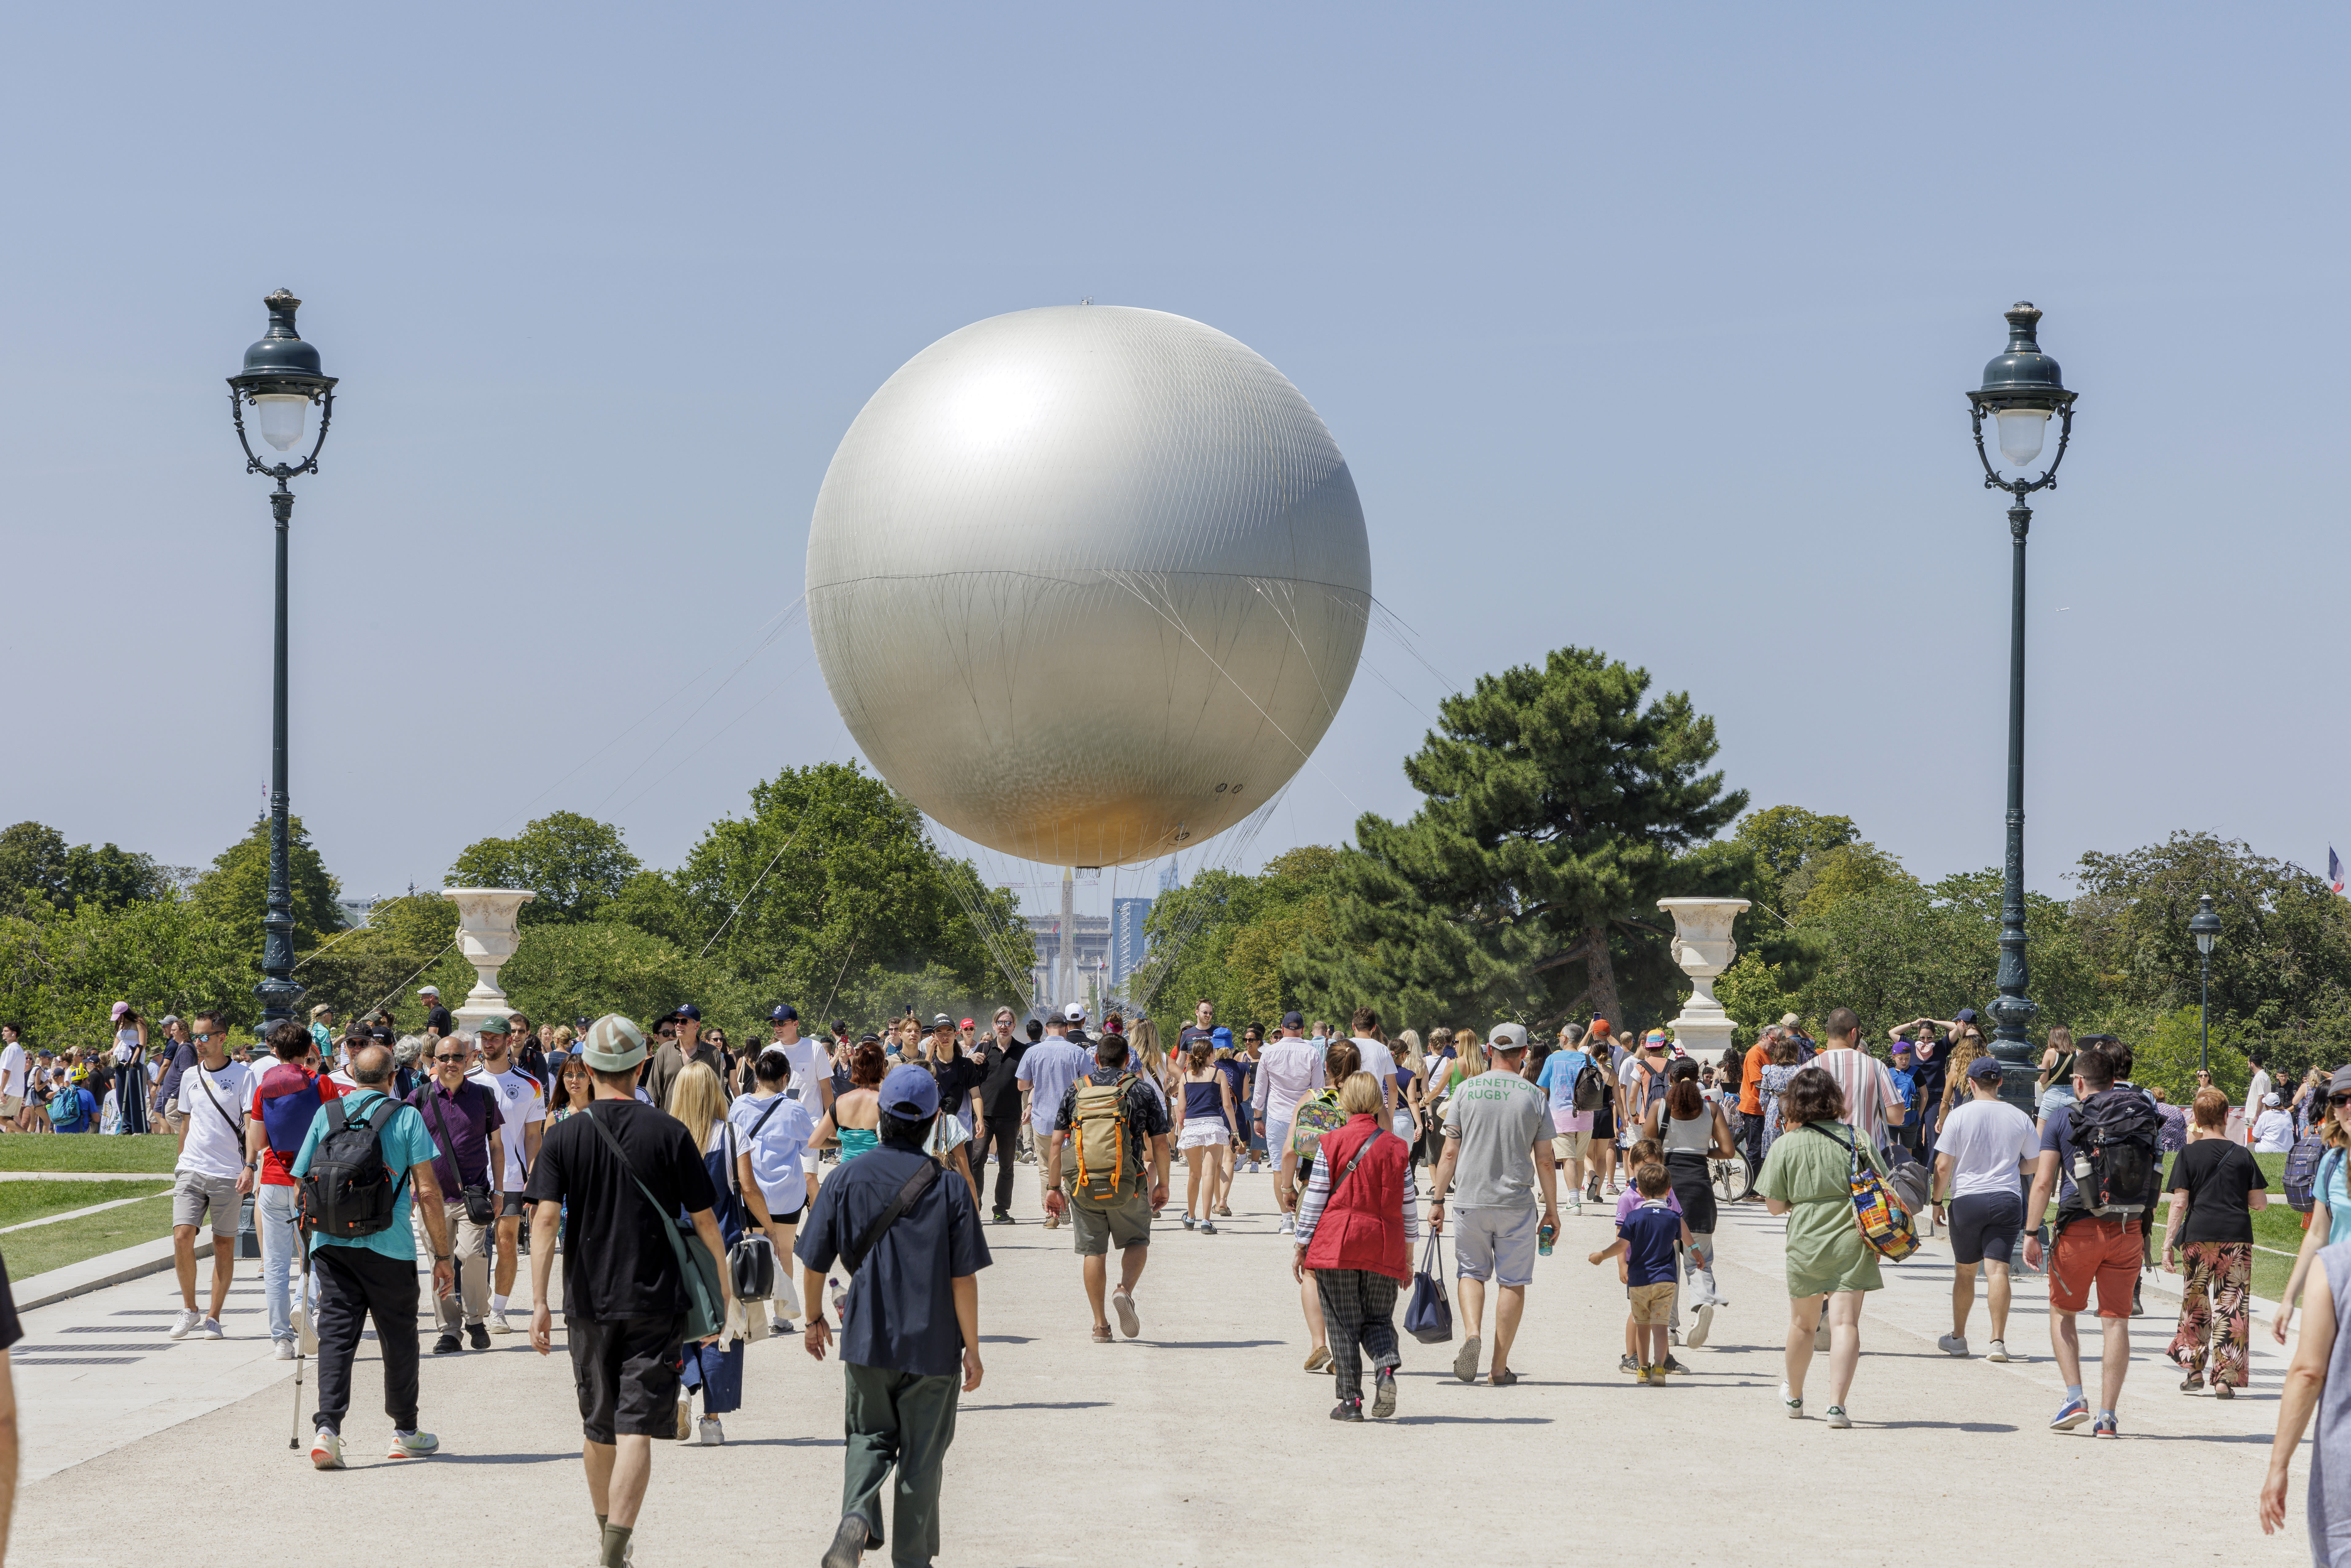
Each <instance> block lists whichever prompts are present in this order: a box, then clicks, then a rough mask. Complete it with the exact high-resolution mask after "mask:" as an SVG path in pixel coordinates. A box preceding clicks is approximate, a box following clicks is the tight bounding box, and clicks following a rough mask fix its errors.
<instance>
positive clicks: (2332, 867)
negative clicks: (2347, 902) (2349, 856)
mask: <svg viewBox="0 0 2351 1568" xmlns="http://www.w3.org/2000/svg"><path fill="white" fill-rule="evenodd" d="M2326 880H2327V882H2328V883H2330V884H2331V885H2332V886H2333V887H2334V889H2335V892H2337V893H2340V892H2342V891H2343V857H2342V856H2341V855H2338V854H2336V853H2335V846H2334V845H2333V844H2329V845H2327V846H2326Z"/></svg>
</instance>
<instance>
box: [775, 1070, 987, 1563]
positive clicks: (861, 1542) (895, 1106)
mask: <svg viewBox="0 0 2351 1568" xmlns="http://www.w3.org/2000/svg"><path fill="white" fill-rule="evenodd" d="M879 1102H880V1103H879V1106H878V1109H879V1110H880V1112H881V1122H880V1125H879V1126H878V1127H877V1128H876V1131H877V1132H878V1134H880V1138H881V1141H880V1142H879V1143H878V1144H877V1145H875V1146H874V1147H873V1148H872V1150H871V1151H870V1152H868V1153H866V1154H863V1155H859V1156H858V1157H857V1158H856V1159H854V1160H851V1161H849V1162H848V1163H846V1164H844V1165H842V1166H840V1167H838V1168H837V1169H836V1170H835V1171H834V1172H833V1174H832V1175H831V1176H830V1177H828V1178H827V1179H826V1181H825V1182H824V1184H823V1186H820V1187H819V1188H818V1190H817V1197H816V1202H815V1203H814V1204H812V1205H810V1209H809V1218H808V1221H807V1223H806V1224H805V1225H803V1226H802V1227H801V1228H800V1233H799V1241H798V1242H797V1243H796V1244H795V1245H794V1247H793V1249H792V1250H793V1252H794V1254H795V1255H796V1256H797V1257H798V1258H799V1261H800V1300H801V1301H804V1302H806V1303H807V1305H808V1314H809V1318H808V1331H807V1334H806V1343H807V1346H808V1353H809V1354H810V1355H811V1356H814V1357H815V1358H816V1359H817V1360H819V1361H822V1360H823V1359H824V1354H825V1349H826V1347H827V1346H828V1345H829V1344H830V1343H831V1341H832V1332H831V1329H830V1328H829V1327H828V1326H827V1324H826V1322H825V1318H824V1301H825V1289H824V1282H825V1274H826V1271H827V1270H830V1269H831V1267H832V1266H833V1263H834V1261H835V1260H839V1261H840V1262H841V1265H842V1267H843V1268H844V1269H845V1270H848V1272H849V1275H850V1281H849V1293H848V1295H847V1297H846V1298H845V1299H844V1300H843V1301H842V1302H841V1363H842V1371H843V1372H844V1374H845V1375H846V1376H845V1382H846V1385H847V1391H846V1400H847V1405H846V1412H845V1415H844V1418H843V1426H844V1427H845V1428H846V1430H847V1433H848V1449H847V1453H846V1456H845V1458H844V1460H843V1476H842V1480H841V1523H840V1525H839V1527H838V1528H837V1529H836V1530H835V1531H834V1532H833V1538H832V1544H831V1547H829V1548H828V1549H827V1550H826V1552H825V1554H824V1559H823V1563H824V1568H857V1560H858V1555H859V1553H861V1552H864V1551H866V1550H868V1549H870V1548H874V1547H879V1546H881V1545H882V1544H883V1530H882V1488H883V1483H884V1482H886V1481H887V1480H888V1479H889V1477H890V1471H891V1469H892V1468H893V1466H894V1467H895V1468H896V1469H897V1472H898V1479H897V1484H896V1486H895V1488H894V1489H893V1497H894V1499H895V1502H894V1506H893V1510H892V1514H893V1518H892V1521H891V1523H892V1527H893V1529H895V1530H896V1531H897V1532H898V1544H897V1548H896V1550H894V1551H893V1552H892V1553H891V1560H892V1561H893V1563H902V1564H912V1563H928V1562H930V1561H931V1560H932V1559H933V1558H934V1557H936V1556H937V1555H938V1552H939V1484H940V1479H941V1476H942V1472H943V1469H944V1466H945V1464H946V1452H947V1448H948V1446H949V1445H950V1444H952V1443H953V1442H954V1441H955V1426H956V1389H957V1387H958V1386H960V1387H961V1389H962V1391H963V1392H964V1393H967V1394H968V1393H970V1392H971V1391H973V1390H974V1389H976V1388H977V1387H978V1386H979V1380H980V1376H981V1374H982V1371H983V1369H982V1367H981V1366H980V1361H979V1279H978V1274H979V1270H982V1269H985V1268H987V1266H988V1264H989V1262H990V1261H991V1260H990V1258H989V1257H988V1252H987V1239H986V1238H985V1237H984V1236H982V1235H981V1234H980V1228H979V1211H978V1209H977V1207H975V1206H974V1204H973V1202H972V1197H971V1187H970V1186H969V1185H968V1184H967V1183H965V1182H959V1181H956V1180H953V1179H951V1178H947V1179H943V1178H942V1176H941V1173H940V1170H939V1166H938V1162H937V1161H935V1160H934V1159H932V1158H931V1157H930V1156H929V1155H926V1154H925V1153H924V1152H923V1141H924V1140H925V1138H927V1137H928V1136H929V1135H930V1132H931V1126H932V1124H933V1123H934V1122H935V1120H936V1119H937V1116H938V1110H939V1090H938V1082H937V1081H936V1080H935V1079H934V1078H933V1077H932V1076H931V1074H930V1071H929V1070H928V1069H926V1068H923V1067H920V1066H916V1065H914V1063H911V1062H909V1063H905V1064H904V1065H901V1066H898V1067H893V1068H892V1069H891V1070H890V1071H889V1072H888V1073H887V1074H885V1075H884V1076H883V1080H882V1088H881V1092H880V1095H879Z"/></svg>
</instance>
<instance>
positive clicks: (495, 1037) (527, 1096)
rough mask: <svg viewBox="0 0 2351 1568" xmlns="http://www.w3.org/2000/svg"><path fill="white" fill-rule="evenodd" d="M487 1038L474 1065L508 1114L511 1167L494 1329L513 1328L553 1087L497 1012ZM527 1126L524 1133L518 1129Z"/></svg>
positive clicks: (493, 1288) (493, 1270)
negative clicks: (519, 1059)
mask: <svg viewBox="0 0 2351 1568" xmlns="http://www.w3.org/2000/svg"><path fill="white" fill-rule="evenodd" d="M477 1032H478V1033H479V1034H480V1036H481V1040H482V1064H481V1065H480V1066H479V1067H476V1068H475V1069H474V1071H473V1072H472V1074H471V1076H472V1078H473V1080H474V1082H476V1083H479V1084H480V1085H481V1086H482V1087H483V1088H485V1089H487V1090H488V1091H489V1092H491V1093H493V1094H495V1095H496V1096H497V1101H498V1113H499V1114H501V1115H502V1116H504V1117H505V1118H506V1121H505V1122H504V1124H503V1125H504V1126H505V1128H506V1130H507V1138H506V1169H505V1170H504V1171H503V1172H502V1173H500V1175H499V1177H498V1228H497V1239H496V1251H494V1252H493V1253H492V1254H491V1263H490V1323H489V1327H490V1332H491V1333H514V1328H513V1325H511V1324H510V1323H508V1322H507V1294H508V1292H510V1291H513V1289H514V1281H515V1252H516V1249H517V1247H518V1246H519V1245H520V1243H521V1240H522V1216H523V1201H522V1189H523V1184H524V1183H525V1182H526V1181H528V1179H529V1176H530V1166H531V1162H532V1161H534V1160H536V1159H538V1140H539V1138H540V1136H541V1135H542V1134H545V1133H546V1131H547V1092H546V1091H545V1090H544V1089H542V1088H541V1087H540V1086H539V1082H538V1079H536V1078H533V1077H532V1076H531V1075H530V1074H529V1073H528V1072H525V1071H523V1070H522V1069H521V1068H520V1067H519V1066H517V1065H516V1062H515V1060H514V1056H513V1054H512V1051H511V1046H512V1041H513V1036H512V1034H511V1033H510V1032H509V1027H508V1025H507V1019H505V1018H504V1017H502V1016H500V1015H497V1014H493V1015H491V1016H490V1017H488V1018H486V1019H483V1020H482V1027H481V1029H480V1030H478V1031H477ZM517 1127H520V1128H521V1129H522V1135H521V1136H520V1137H517V1136H515V1134H514V1130H515V1129H516V1128H517Z"/></svg>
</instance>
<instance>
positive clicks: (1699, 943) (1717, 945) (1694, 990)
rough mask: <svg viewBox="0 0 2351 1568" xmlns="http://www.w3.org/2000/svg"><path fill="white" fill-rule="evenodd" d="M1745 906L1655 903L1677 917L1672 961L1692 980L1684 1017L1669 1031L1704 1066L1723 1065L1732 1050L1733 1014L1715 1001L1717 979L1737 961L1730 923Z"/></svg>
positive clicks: (1703, 901)
mask: <svg viewBox="0 0 2351 1568" xmlns="http://www.w3.org/2000/svg"><path fill="white" fill-rule="evenodd" d="M1747 906H1748V905H1747V900H1745V899H1743V898H1661V899H1659V900H1657V907H1658V908H1659V909H1662V910H1664V911H1665V912H1666V913H1667V914H1668V915H1672V916H1673V917H1674V962H1675V963H1677V964H1678V965H1680V966H1681V968H1682V973H1683V974H1685V975H1687V976H1688V977H1690V996H1689V1000H1688V1001H1687V1002H1684V1003H1683V1004H1682V1016H1681V1017H1679V1018H1677V1019H1674V1020H1673V1021H1672V1022H1671V1023H1669V1024H1667V1026H1666V1027H1667V1029H1670V1030H1673V1031H1674V1043H1675V1044H1677V1045H1678V1046H1680V1047H1681V1048H1682V1049H1683V1050H1684V1051H1687V1052H1689V1054H1690V1055H1692V1056H1693V1057H1696V1058H1697V1059H1698V1060H1699V1061H1721V1060H1722V1055H1723V1052H1725V1051H1729V1049H1730V1031H1731V1027H1732V1026H1731V1022H1730V1015H1729V1013H1726V1012H1724V1011H1723V1010H1722V1004H1721V1003H1720V1002H1718V1001H1716V1000H1715V999H1714V977H1716V976H1717V975H1719V974H1721V973H1722V972H1723V971H1724V970H1725V969H1728V968H1729V967H1730V960H1731V959H1732V958H1734V957H1736V956H1738V953H1739V946H1738V944H1736V943H1734V942H1733V941H1731V939H1730V923H1731V922H1732V921H1734V920H1736V919H1738V918H1739V915H1740V912H1741V911H1743V910H1745V909H1746V908H1747Z"/></svg>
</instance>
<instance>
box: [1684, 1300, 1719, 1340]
mask: <svg viewBox="0 0 2351 1568" xmlns="http://www.w3.org/2000/svg"><path fill="white" fill-rule="evenodd" d="M1712 1332H1714V1303H1713V1302H1712V1301H1700V1302H1699V1303H1698V1321H1697V1322H1694V1323H1692V1324H1691V1325H1690V1332H1689V1333H1687V1334H1685V1335H1684V1336H1682V1343H1684V1344H1686V1345H1687V1346H1689V1347H1690V1348H1691V1349H1692V1350H1702V1349H1704V1348H1705V1347H1706V1336H1707V1335H1708V1334H1709V1333H1712Z"/></svg>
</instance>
